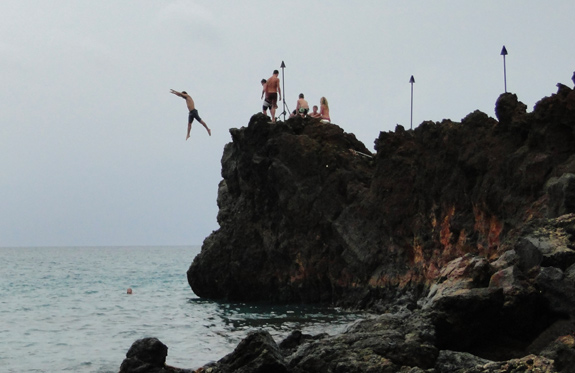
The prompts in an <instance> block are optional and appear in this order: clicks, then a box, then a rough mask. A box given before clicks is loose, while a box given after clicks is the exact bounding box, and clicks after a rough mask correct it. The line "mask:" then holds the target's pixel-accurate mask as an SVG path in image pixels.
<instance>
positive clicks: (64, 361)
mask: <svg viewBox="0 0 575 373" xmlns="http://www.w3.org/2000/svg"><path fill="white" fill-rule="evenodd" d="M199 250H200V248H199V247H197V246H190V247H75V248H73V247H66V248H56V247H51V248H0V260H1V263H2V264H1V267H0V367H2V368H1V370H2V372H66V371H69V372H117V371H118V370H119V367H120V364H121V362H122V360H123V359H124V357H125V354H126V352H127V351H128V349H129V348H130V346H131V345H132V343H133V342H134V341H135V340H136V339H139V338H144V337H157V338H159V339H160V340H161V341H162V342H163V343H164V344H166V345H167V346H168V358H167V364H169V365H173V366H178V367H182V368H197V367H199V366H201V365H204V364H205V363H207V362H209V361H214V360H219V359H220V358H222V357H223V356H224V355H226V354H228V353H230V352H231V351H233V349H234V348H235V347H236V346H237V344H238V343H239V341H240V340H241V339H243V338H244V337H245V336H246V334H247V333H248V331H250V330H254V329H265V330H268V331H269V332H270V333H271V334H272V335H273V336H274V338H275V339H276V342H278V343H279V342H280V341H281V340H282V339H283V338H284V337H285V336H287V335H288V334H289V333H290V332H291V331H293V330H302V331H304V332H305V333H310V334H317V333H321V332H327V333H330V334H335V333H338V332H341V331H343V330H344V329H345V326H346V325H347V324H348V323H349V322H351V321H353V320H355V319H357V318H358V317H359V315H357V314H352V313H347V312H344V311H342V310H338V309H326V308H320V307H313V306H297V305H294V306H272V305H262V304H258V305H254V304H241V303H234V304H229V303H218V302H213V301H207V300H202V299H199V298H198V297H197V296H196V295H195V294H194V293H193V292H192V291H191V289H190V287H189V285H188V283H187V280H186V271H187V269H188V267H189V265H190V263H191V261H192V260H193V258H194V257H195V255H197V253H198V252H199ZM127 288H132V289H133V294H132V295H127V294H126V290H127Z"/></svg>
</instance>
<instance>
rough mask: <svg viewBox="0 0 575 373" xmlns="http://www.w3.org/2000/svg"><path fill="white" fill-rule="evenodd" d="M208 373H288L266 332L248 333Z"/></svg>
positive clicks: (277, 350) (278, 351) (279, 352)
mask: <svg viewBox="0 0 575 373" xmlns="http://www.w3.org/2000/svg"><path fill="white" fill-rule="evenodd" d="M208 371H209V372H210V373H232V372H233V373H256V372H258V373H266V372H270V373H271V372H274V373H275V372H277V373H283V372H288V370H287V368H286V365H285V362H284V357H283V355H282V353H281V351H280V349H279V347H278V346H277V344H276V343H275V341H274V340H273V338H272V336H271V335H270V334H269V333H268V332H266V331H254V332H250V333H249V334H248V336H247V337H246V338H245V339H244V340H242V341H241V342H240V344H239V345H238V346H237V347H236V348H235V350H234V351H233V352H232V353H231V354H229V355H227V356H225V357H224V358H222V359H221V360H219V361H218V362H217V363H216V364H215V365H214V366H212V367H210V369H209V370H208Z"/></svg>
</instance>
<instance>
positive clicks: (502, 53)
mask: <svg viewBox="0 0 575 373" xmlns="http://www.w3.org/2000/svg"><path fill="white" fill-rule="evenodd" d="M501 55H502V56H503V83H504V84H505V93H507V67H506V66H505V56H507V49H506V48H505V45H504V46H503V49H501Z"/></svg>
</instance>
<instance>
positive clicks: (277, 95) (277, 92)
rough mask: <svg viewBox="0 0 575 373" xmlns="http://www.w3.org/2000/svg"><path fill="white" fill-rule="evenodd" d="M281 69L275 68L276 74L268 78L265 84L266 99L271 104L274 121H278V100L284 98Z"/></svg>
mask: <svg viewBox="0 0 575 373" xmlns="http://www.w3.org/2000/svg"><path fill="white" fill-rule="evenodd" d="M279 74H280V73H279V71H277V70H274V74H273V75H272V76H271V77H270V78H269V79H268V81H267V82H266V84H265V85H264V90H265V92H266V101H267V102H269V103H270V104H271V107H270V113H271V115H272V123H275V122H276V109H277V107H278V100H281V99H282V91H281V89H280V80H279V78H278V75H279Z"/></svg>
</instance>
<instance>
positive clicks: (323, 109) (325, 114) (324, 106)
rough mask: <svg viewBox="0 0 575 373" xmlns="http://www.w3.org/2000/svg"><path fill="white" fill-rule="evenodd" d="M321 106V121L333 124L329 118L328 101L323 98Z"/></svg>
mask: <svg viewBox="0 0 575 373" xmlns="http://www.w3.org/2000/svg"><path fill="white" fill-rule="evenodd" d="M319 104H320V110H319V113H320V115H321V120H325V121H327V122H331V119H330V118H329V105H328V103H327V99H326V98H325V97H322V98H321V99H320V100H319Z"/></svg>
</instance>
